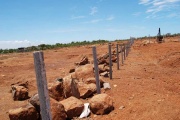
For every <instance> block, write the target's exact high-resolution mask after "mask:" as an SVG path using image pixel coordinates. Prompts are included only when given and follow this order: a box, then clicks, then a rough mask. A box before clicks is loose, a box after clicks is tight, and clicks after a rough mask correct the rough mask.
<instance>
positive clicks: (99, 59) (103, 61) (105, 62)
mask: <svg viewBox="0 0 180 120" xmlns="http://www.w3.org/2000/svg"><path fill="white" fill-rule="evenodd" d="M108 56H109V55H108ZM100 64H106V65H109V61H108V60H107V59H105V58H103V57H100V58H98V65H100Z"/></svg>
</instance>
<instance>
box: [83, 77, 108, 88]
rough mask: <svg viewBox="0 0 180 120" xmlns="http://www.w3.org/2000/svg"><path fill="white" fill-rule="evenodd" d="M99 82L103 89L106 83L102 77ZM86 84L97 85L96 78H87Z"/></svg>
mask: <svg viewBox="0 0 180 120" xmlns="http://www.w3.org/2000/svg"><path fill="white" fill-rule="evenodd" d="M99 81H100V85H101V87H103V83H104V81H103V79H102V78H101V77H99ZM84 83H86V84H91V83H94V84H96V78H94V77H90V78H87V79H85V80H84Z"/></svg>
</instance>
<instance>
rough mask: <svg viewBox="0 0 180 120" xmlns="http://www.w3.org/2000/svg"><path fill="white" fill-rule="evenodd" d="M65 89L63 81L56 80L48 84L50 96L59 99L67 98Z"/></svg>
mask: <svg viewBox="0 0 180 120" xmlns="http://www.w3.org/2000/svg"><path fill="white" fill-rule="evenodd" d="M63 89H64V88H63V81H62V82H59V81H56V82H54V83H52V84H49V85H48V90H49V96H50V97H52V98H54V99H55V100H57V101H59V100H63V99H64V98H65V96H64V90H63Z"/></svg>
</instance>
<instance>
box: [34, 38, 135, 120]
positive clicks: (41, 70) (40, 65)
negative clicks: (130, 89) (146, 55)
mask: <svg viewBox="0 0 180 120" xmlns="http://www.w3.org/2000/svg"><path fill="white" fill-rule="evenodd" d="M133 43H134V38H131V39H130V40H129V41H128V42H127V43H126V44H116V55H117V56H116V57H117V69H118V70H119V67H120V64H119V53H121V62H122V64H124V60H125V59H126V57H127V56H128V54H129V51H130V47H131V46H132V44H133ZM119 46H120V50H119ZM111 47H112V46H111V43H109V44H108V50H109V67H110V73H109V74H110V75H109V77H110V79H112V53H111ZM92 51H93V59H94V69H95V79H96V87H97V93H98V94H100V93H101V90H100V81H99V69H98V61H97V54H96V46H94V47H93V48H92ZM123 54H124V55H123ZM33 55H34V66H35V72H36V81H37V87H38V95H39V101H40V110H41V111H40V112H41V117H42V120H52V116H51V111H50V98H49V93H48V89H47V80H46V70H45V65H44V55H43V52H34V53H33Z"/></svg>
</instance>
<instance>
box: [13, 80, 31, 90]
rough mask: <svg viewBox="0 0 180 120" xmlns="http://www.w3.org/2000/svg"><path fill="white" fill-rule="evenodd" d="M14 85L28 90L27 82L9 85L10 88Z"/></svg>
mask: <svg viewBox="0 0 180 120" xmlns="http://www.w3.org/2000/svg"><path fill="white" fill-rule="evenodd" d="M14 85H16V86H23V87H25V88H27V89H28V85H29V84H28V81H25V82H24V81H18V82H16V83H13V84H11V86H14Z"/></svg>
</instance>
